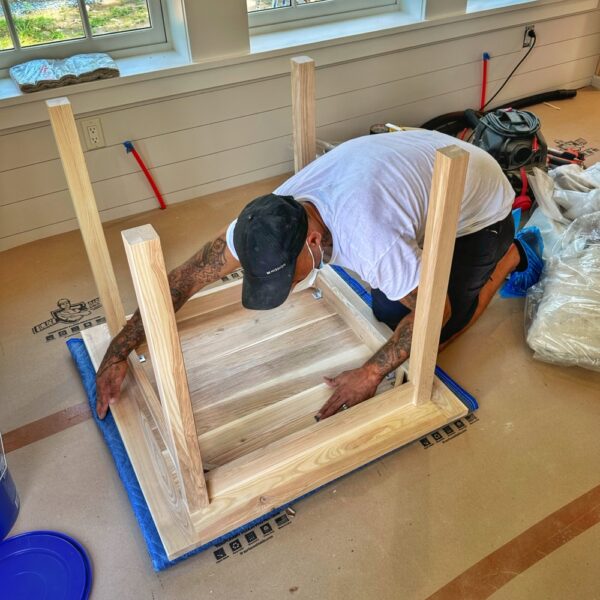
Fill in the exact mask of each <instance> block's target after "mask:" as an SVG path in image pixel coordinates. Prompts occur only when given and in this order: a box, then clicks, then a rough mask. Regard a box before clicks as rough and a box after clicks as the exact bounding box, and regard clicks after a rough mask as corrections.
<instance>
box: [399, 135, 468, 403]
mask: <svg viewBox="0 0 600 600" xmlns="http://www.w3.org/2000/svg"><path fill="white" fill-rule="evenodd" d="M468 162H469V154H468V152H467V151H466V150H463V149H462V148H459V147H458V146H448V147H446V148H442V149H441V150H438V151H437V153H436V159H435V166H434V170H433V181H432V184H431V193H430V195H429V209H428V211H427V223H426V226H425V240H424V244H423V255H422V259H421V277H420V279H419V293H418V296H417V306H416V310H415V321H414V327H413V339H412V344H411V353H410V356H411V358H410V372H409V379H410V381H411V382H412V384H413V385H414V388H415V403H416V404H421V403H424V402H428V401H429V400H430V399H431V391H432V388H433V380H434V371H435V362H436V359H437V355H438V347H439V343H440V331H441V328H442V319H443V314H444V306H445V303H446V295H447V291H448V279H449V277H450V265H451V263H452V254H453V252H454V243H455V241H456V226H457V223H458V214H459V212H460V206H461V202H462V198H463V194H464V188H465V178H466V174H467V166H468Z"/></svg>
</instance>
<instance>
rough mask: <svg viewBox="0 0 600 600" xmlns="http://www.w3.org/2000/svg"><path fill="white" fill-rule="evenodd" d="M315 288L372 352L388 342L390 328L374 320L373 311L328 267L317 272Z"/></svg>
mask: <svg viewBox="0 0 600 600" xmlns="http://www.w3.org/2000/svg"><path fill="white" fill-rule="evenodd" d="M315 286H316V287H317V288H319V289H320V290H321V292H322V293H323V297H324V298H325V300H327V302H328V303H329V304H330V305H331V306H333V307H334V308H335V310H336V312H337V313H338V314H339V315H340V316H341V317H342V319H344V321H345V322H346V323H347V325H348V326H349V327H351V328H352V330H353V331H354V333H356V335H357V336H358V337H359V338H360V339H361V340H362V341H363V342H364V343H365V344H366V345H367V346H368V347H369V348H370V349H371V350H372V351H373V352H375V351H376V350H379V348H381V346H383V344H385V343H386V342H387V341H388V339H389V338H390V335H391V334H392V332H391V330H390V328H389V327H387V325H384V324H383V323H380V322H379V321H378V320H377V319H376V318H375V316H374V315H373V311H372V310H371V309H370V308H369V307H368V306H367V305H366V304H365V302H364V301H363V300H362V299H361V298H360V297H359V296H358V294H356V292H354V290H353V289H352V288H351V287H350V286H349V285H348V284H347V283H346V282H345V281H344V280H343V279H342V278H341V277H340V276H339V275H338V274H337V273H336V272H335V271H334V270H333V269H332V268H331V267H330V266H328V265H326V266H325V267H323V268H322V269H320V270H319V274H318V276H317V280H316V282H315Z"/></svg>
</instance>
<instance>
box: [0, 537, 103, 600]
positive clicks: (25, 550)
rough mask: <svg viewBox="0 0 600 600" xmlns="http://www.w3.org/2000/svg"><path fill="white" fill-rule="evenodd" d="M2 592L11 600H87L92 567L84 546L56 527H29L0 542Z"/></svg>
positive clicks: (90, 585)
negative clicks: (33, 599) (53, 529)
mask: <svg viewBox="0 0 600 600" xmlns="http://www.w3.org/2000/svg"><path fill="white" fill-rule="evenodd" d="M0 581H2V590H3V594H4V593H7V594H8V595H7V596H6V597H7V598H14V600H29V599H30V598H36V599H39V600H42V599H48V600H87V598H88V597H89V595H90V591H91V587H92V567H91V564H90V559H89V557H88V555H87V553H86V551H85V549H84V548H83V546H82V545H81V544H80V543H79V542H77V541H76V540H74V539H73V538H71V537H69V536H68V535H66V534H64V533H60V532H58V531H30V532H28V533H22V534H20V535H15V536H13V537H11V538H8V539H7V540H4V541H3V542H2V543H0Z"/></svg>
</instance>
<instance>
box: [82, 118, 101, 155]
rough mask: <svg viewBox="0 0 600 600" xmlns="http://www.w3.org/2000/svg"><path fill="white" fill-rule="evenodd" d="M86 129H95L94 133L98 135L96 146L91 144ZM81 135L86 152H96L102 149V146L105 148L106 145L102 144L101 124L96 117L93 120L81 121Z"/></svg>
mask: <svg viewBox="0 0 600 600" xmlns="http://www.w3.org/2000/svg"><path fill="white" fill-rule="evenodd" d="M88 127H95V128H96V132H97V134H98V136H97V137H98V143H97V144H94V143H92V140H91V138H90V135H89V132H88ZM81 133H82V137H83V141H84V143H85V147H86V149H87V150H96V149H98V148H104V146H106V143H105V142H104V132H103V131H102V123H101V122H100V119H99V118H98V117H96V118H95V119H83V120H82V121H81Z"/></svg>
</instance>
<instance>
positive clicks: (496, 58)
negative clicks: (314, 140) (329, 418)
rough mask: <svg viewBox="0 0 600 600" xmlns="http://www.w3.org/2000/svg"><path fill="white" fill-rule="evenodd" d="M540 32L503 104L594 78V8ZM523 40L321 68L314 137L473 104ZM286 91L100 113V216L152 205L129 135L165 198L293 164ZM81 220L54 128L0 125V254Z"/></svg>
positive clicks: (456, 43)
mask: <svg viewBox="0 0 600 600" xmlns="http://www.w3.org/2000/svg"><path fill="white" fill-rule="evenodd" d="M536 31H537V35H538V44H537V46H536V48H535V49H534V51H533V52H532V54H531V55H530V57H529V58H528V59H527V61H526V62H525V63H524V64H523V65H522V67H521V68H520V69H519V71H518V75H516V76H515V77H514V78H513V80H512V81H511V82H510V83H509V84H508V85H507V86H506V88H505V89H504V91H503V92H502V94H501V95H500V96H499V97H498V98H497V101H498V102H502V101H504V100H508V99H511V98H517V97H522V96H526V95H530V94H533V93H536V92H540V91H546V90H551V89H556V88H562V87H581V86H585V85H588V84H589V82H590V81H591V78H592V76H593V74H594V72H595V68H596V64H597V62H598V56H599V54H600V11H594V12H588V13H585V14H580V15H575V16H571V17H567V18H561V19H554V20H549V21H544V22H541V23H539V24H536ZM426 36H427V33H426V30H425V31H423V37H424V44H425V43H426ZM522 38H523V28H522V26H518V27H511V28H507V29H503V30H498V31H494V32H492V33H486V34H481V35H472V36H469V37H465V38H462V39H457V40H453V41H448V42H440V43H436V44H431V45H423V46H420V47H418V48H413V49H409V50H402V51H398V52H387V53H385V54H382V55H379V56H374V57H369V58H364V59H353V60H350V61H348V62H346V63H343V64H337V65H335V66H329V67H325V68H320V69H318V71H317V98H318V100H317V122H318V136H319V137H320V138H322V139H325V140H329V141H342V140H345V139H348V138H350V137H354V136H357V135H362V134H365V133H367V132H368V129H369V126H370V125H371V124H373V123H377V122H386V121H394V122H396V123H400V124H405V125H419V124H420V123H422V122H423V121H425V120H427V119H428V118H430V117H433V116H436V115H438V114H441V113H445V112H450V111H453V110H460V109H463V108H466V107H469V106H471V107H477V105H478V102H479V94H480V77H481V74H480V72H481V60H480V59H481V54H482V52H483V51H487V52H489V53H490V54H491V55H492V57H493V60H492V61H491V63H490V78H491V81H490V82H489V86H488V88H489V90H490V92H493V91H494V90H495V89H496V87H497V86H498V84H499V83H500V82H501V81H503V79H504V78H505V77H506V75H507V74H508V73H509V72H510V70H511V69H512V68H513V66H514V65H515V64H516V62H517V61H518V58H519V56H521V55H522V52H523V51H522V50H521V49H520V48H521V42H522ZM289 89H290V83H289V78H288V77H287V76H278V77H273V78H268V79H265V80H260V81H255V82H250V83H244V84H241V85H235V86H231V87H226V88H220V89H216V90H212V91H210V90H209V91H203V92H201V93H190V94H187V95H184V96H180V97H168V90H166V91H165V94H166V96H167V97H165V98H164V99H162V100H159V101H152V102H148V103H145V104H142V105H137V106H131V107H124V108H121V109H116V110H115V109H113V110H110V111H107V112H105V113H100V114H99V116H100V118H101V120H102V127H103V130H104V136H105V141H106V147H105V148H102V149H99V150H95V151H91V152H87V153H86V160H87V163H88V167H89V171H90V175H91V178H92V181H93V184H94V191H95V194H96V199H97V202H98V207H99V209H100V212H101V215H102V219H103V220H110V219H115V218H119V217H123V216H126V215H130V214H134V213H137V212H142V211H145V210H149V209H152V208H154V207H155V206H156V200H155V199H154V197H153V196H152V193H151V190H150V189H149V186H148V184H147V182H146V181H145V179H144V177H143V175H142V174H141V173H140V172H139V171H138V168H137V165H136V164H135V162H134V160H133V159H132V157H129V156H126V155H125V151H124V149H123V147H122V145H121V143H122V142H123V141H124V140H127V139H132V140H135V143H136V147H137V148H138V150H139V151H140V153H141V154H142V155H143V156H144V157H145V159H146V161H147V164H148V165H149V166H150V167H151V168H152V170H153V173H154V176H155V178H156V180H157V182H158V185H159V187H160V188H161V190H162V191H163V193H164V195H165V197H166V200H167V202H168V203H174V202H179V201H182V200H188V199H191V198H194V197H197V196H201V195H204V194H208V193H211V192H215V191H219V190H223V189H227V188H230V187H234V186H237V185H242V184H244V183H248V182H251V181H256V180H259V179H263V178H266V177H270V176H273V175H277V174H281V173H285V172H288V171H291V169H292V149H291V137H290V136H291V113H290V91H289ZM115 93H118V91H115ZM0 110H1V109H0ZM76 227H77V224H76V221H75V219H74V213H73V209H72V207H71V202H70V199H69V195H68V192H67V190H66V183H65V180H64V176H63V173H62V169H61V166H60V163H59V161H58V158H57V151H56V148H55V146H54V141H53V138H52V133H51V131H50V127H49V126H48V125H47V124H40V125H38V126H35V127H32V128H30V129H27V130H20V131H16V132H12V131H8V132H7V131H5V132H0V250H4V249H7V248H10V247H13V246H16V245H19V244H23V243H27V242H29V241H33V240H36V239H39V238H42V237H46V236H50V235H54V234H57V233H61V232H64V231H68V230H71V229H75V228H76Z"/></svg>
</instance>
